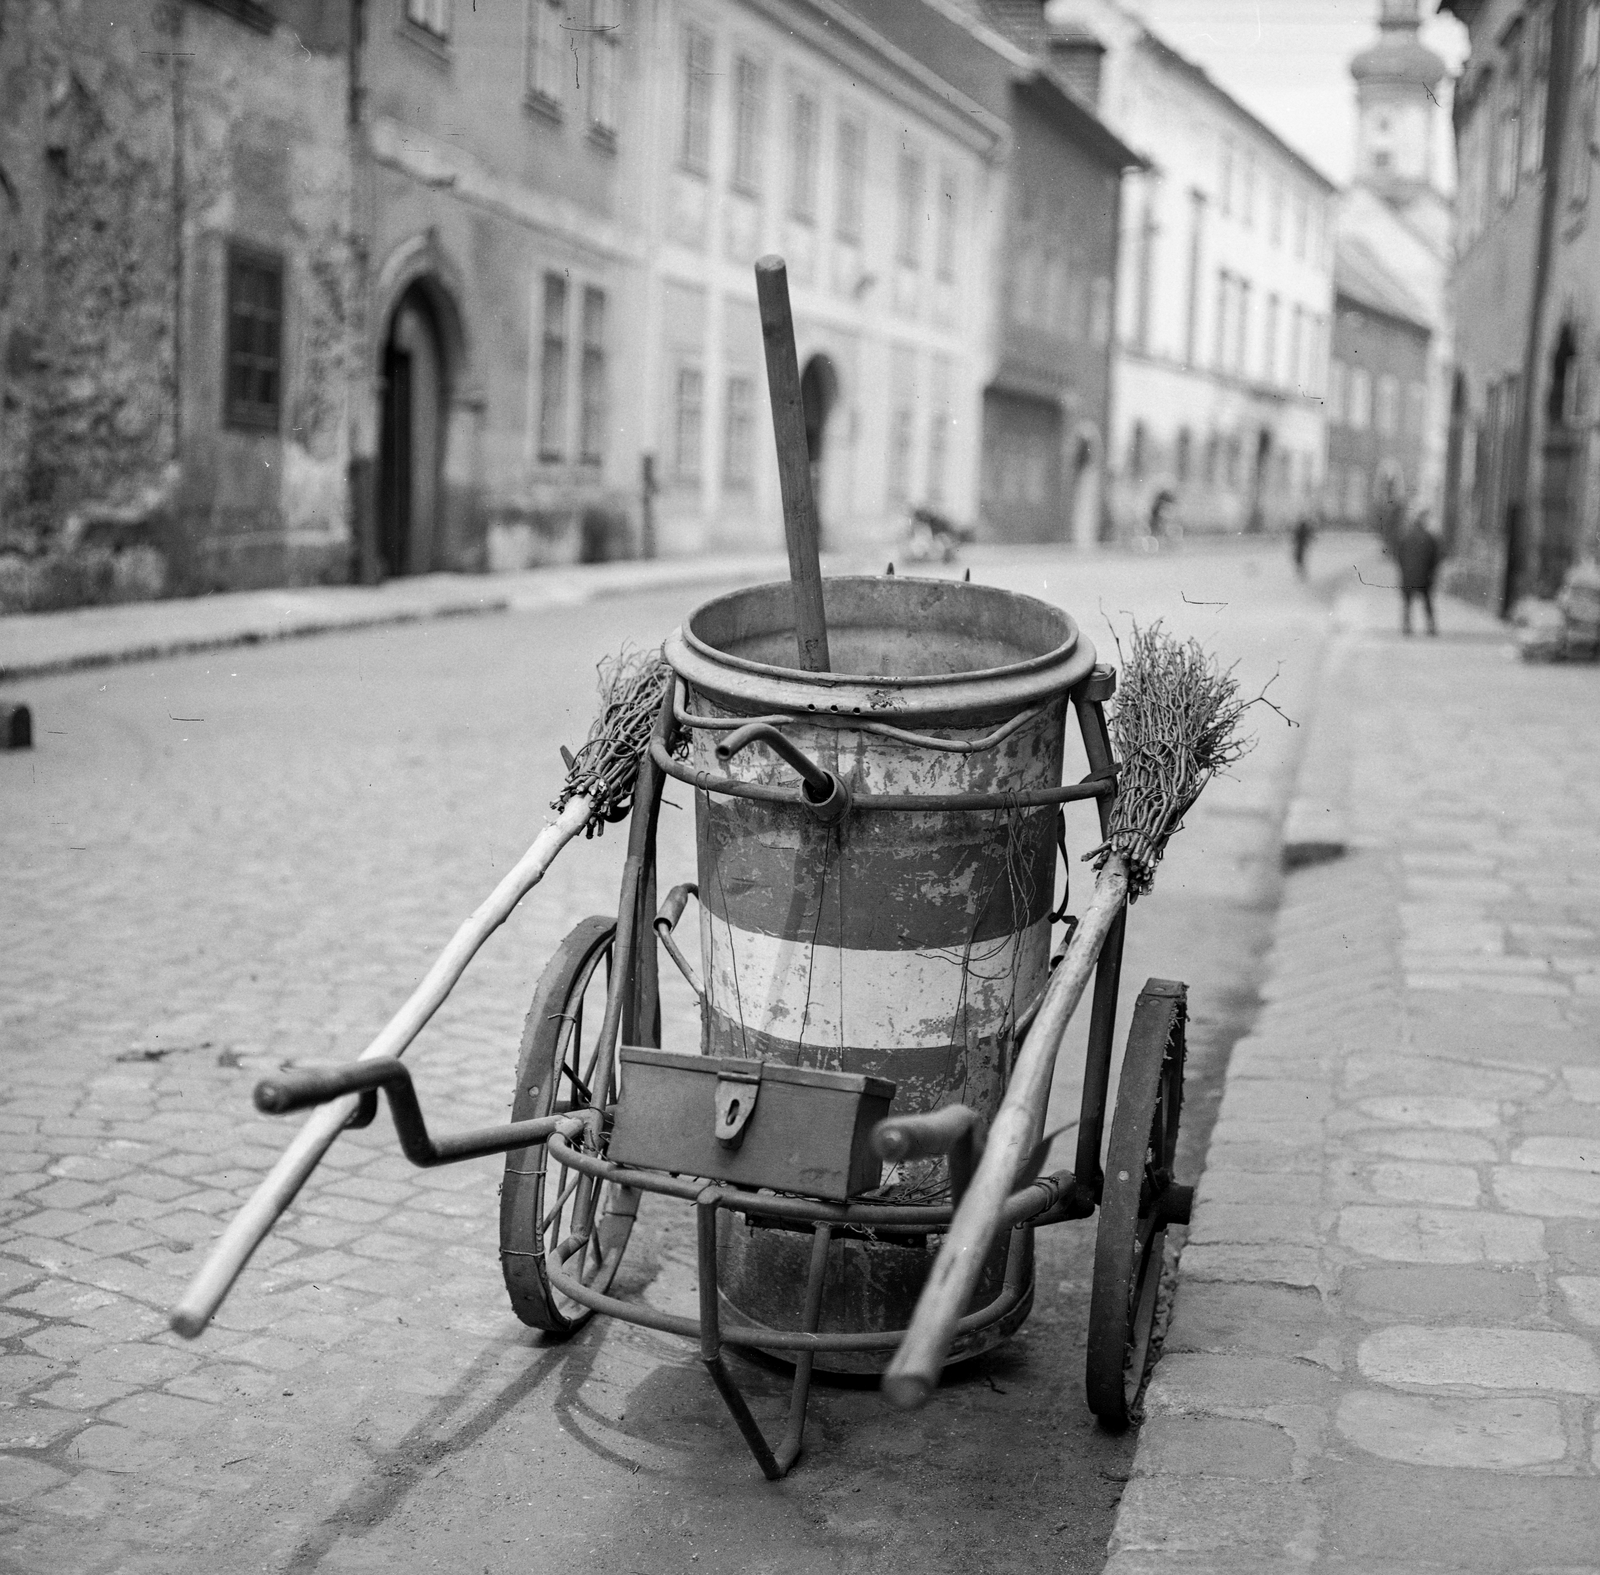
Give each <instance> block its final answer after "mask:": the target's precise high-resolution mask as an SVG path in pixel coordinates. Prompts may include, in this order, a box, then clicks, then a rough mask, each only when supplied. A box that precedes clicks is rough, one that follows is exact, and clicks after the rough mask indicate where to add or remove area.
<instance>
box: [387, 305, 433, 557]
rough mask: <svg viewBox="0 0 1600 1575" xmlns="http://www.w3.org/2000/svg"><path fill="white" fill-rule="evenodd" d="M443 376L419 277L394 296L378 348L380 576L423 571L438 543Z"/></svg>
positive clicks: (429, 309)
mask: <svg viewBox="0 0 1600 1575" xmlns="http://www.w3.org/2000/svg"><path fill="white" fill-rule="evenodd" d="M447 382H448V379H447V374H446V367H445V358H444V347H443V341H442V338H441V335H440V331H439V320H438V315H437V313H436V312H435V310H434V308H433V306H432V304H431V302H430V301H429V298H428V292H427V290H426V288H425V287H424V286H423V285H422V284H421V283H420V282H419V283H416V284H413V285H412V286H411V287H410V288H409V289H408V290H407V291H406V292H405V294H404V295H403V296H402V297H401V298H400V302H399V304H398V305H397V306H396V307H395V309H394V314H393V316H392V317H391V318H390V320H389V332H388V335H387V336H386V338H385V340H384V346H383V411H382V428H381V433H380V438H379V445H378V530H377V538H378V540H377V546H378V561H379V566H380V568H381V570H382V572H383V574H384V575H385V576H392V575H401V574H426V573H427V572H428V571H429V570H430V569H432V568H433V567H434V566H435V563H436V561H437V560H438V558H439V556H440V550H441V548H442V547H443V545H444V543H443V510H442V508H441V476H442V470H443V459H444V435H445V413H446V410H447V408H448V404H449V389H448V387H447Z"/></svg>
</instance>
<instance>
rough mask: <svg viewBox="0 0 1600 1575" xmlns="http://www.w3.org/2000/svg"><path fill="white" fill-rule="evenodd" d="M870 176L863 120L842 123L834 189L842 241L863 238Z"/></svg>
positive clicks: (836, 227) (836, 221)
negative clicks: (862, 222)
mask: <svg viewBox="0 0 1600 1575" xmlns="http://www.w3.org/2000/svg"><path fill="white" fill-rule="evenodd" d="M866 175H867V134H866V131H865V129H864V128H863V127H862V124H861V122H860V121H859V120H841V121H840V122H839V169H838V181H837V183H836V190H835V192H834V203H835V209H836V211H835V213H834V218H833V228H834V233H835V234H836V235H837V236H838V237H839V239H840V240H841V241H859V240H860V239H861V210H862V204H863V198H864V195H865V185H866Z"/></svg>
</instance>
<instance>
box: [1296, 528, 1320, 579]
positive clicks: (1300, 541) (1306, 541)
mask: <svg viewBox="0 0 1600 1575" xmlns="http://www.w3.org/2000/svg"><path fill="white" fill-rule="evenodd" d="M1316 534H1317V527H1316V526H1315V525H1314V524H1312V522H1311V516H1310V515H1309V514H1302V515H1301V516H1300V518H1299V519H1297V520H1296V521H1295V522H1294V535H1293V541H1294V572H1295V573H1296V574H1298V575H1299V576H1300V578H1301V579H1302V580H1303V579H1304V578H1305V577H1306V555H1307V554H1308V553H1309V552H1310V551H1311V541H1312V538H1313V537H1314V536H1315V535H1316Z"/></svg>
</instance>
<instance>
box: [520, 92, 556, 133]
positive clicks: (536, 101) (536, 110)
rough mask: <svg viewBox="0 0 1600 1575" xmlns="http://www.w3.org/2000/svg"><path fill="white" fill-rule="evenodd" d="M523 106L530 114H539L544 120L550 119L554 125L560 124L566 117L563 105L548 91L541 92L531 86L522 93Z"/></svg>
mask: <svg viewBox="0 0 1600 1575" xmlns="http://www.w3.org/2000/svg"><path fill="white" fill-rule="evenodd" d="M522 107H523V108H524V109H525V110H527V111H528V113H529V114H530V115H537V116H539V117H540V119H542V120H548V121H549V122H550V123H551V124H552V125H556V126H559V125H560V124H561V122H562V120H563V119H564V118H565V117H564V116H563V115H562V112H561V105H560V103H559V102H557V100H555V99H553V98H551V97H550V95H549V94H548V93H541V92H539V91H538V90H537V89H536V88H529V89H528V91H527V92H526V93H524V94H523V95H522Z"/></svg>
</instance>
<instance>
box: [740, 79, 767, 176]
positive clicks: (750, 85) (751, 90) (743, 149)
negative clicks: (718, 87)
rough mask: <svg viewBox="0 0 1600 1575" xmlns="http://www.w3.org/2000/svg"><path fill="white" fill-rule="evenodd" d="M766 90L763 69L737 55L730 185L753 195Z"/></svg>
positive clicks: (760, 148)
mask: <svg viewBox="0 0 1600 1575" xmlns="http://www.w3.org/2000/svg"><path fill="white" fill-rule="evenodd" d="M766 92H767V82H766V72H765V71H763V70H762V68H761V67H760V66H759V65H758V64H757V63H756V62H755V61H754V60H752V59H751V58H750V57H749V56H748V55H740V56H739V58H738V59H737V60H735V61H734V63H733V184H734V185H735V186H736V187H737V188H738V189H739V190H740V191H742V192H745V193H747V194H748V195H750V196H752V197H753V196H757V195H759V194H760V191H761V155H762V151H763V149H762V140H763V137H764V135H765V131H766V126H765V121H766V112H767V101H766Z"/></svg>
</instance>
